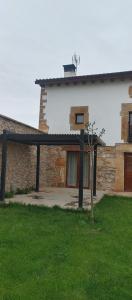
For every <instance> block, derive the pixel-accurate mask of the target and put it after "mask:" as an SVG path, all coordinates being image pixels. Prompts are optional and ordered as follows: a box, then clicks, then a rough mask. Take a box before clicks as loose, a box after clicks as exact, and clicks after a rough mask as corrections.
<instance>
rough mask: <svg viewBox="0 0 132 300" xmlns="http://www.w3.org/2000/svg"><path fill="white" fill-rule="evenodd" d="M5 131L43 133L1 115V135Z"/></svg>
mask: <svg viewBox="0 0 132 300" xmlns="http://www.w3.org/2000/svg"><path fill="white" fill-rule="evenodd" d="M4 129H6V130H8V131H11V132H15V133H32V134H33V133H42V132H41V131H39V130H38V129H37V128H34V127H32V126H29V125H26V124H24V123H21V122H18V121H16V120H14V119H11V118H8V117H6V116H3V115H0V134H1V133H3V130H4Z"/></svg>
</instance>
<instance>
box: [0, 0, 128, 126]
mask: <svg viewBox="0 0 132 300" xmlns="http://www.w3.org/2000/svg"><path fill="white" fill-rule="evenodd" d="M131 33H132V0H0V113H1V114H4V115H7V116H10V117H13V118H15V119H18V120H20V121H23V122H25V123H28V124H30V125H33V126H37V125H38V114H39V94H40V89H39V87H38V86H36V85H35V84H34V81H35V79H36V78H47V77H60V76H63V69H62V65H63V64H67V63H71V57H72V55H73V53H74V52H75V51H76V52H77V54H79V55H80V56H81V64H80V67H79V70H78V75H84V74H90V73H103V72H114V71H125V70H132V34H131Z"/></svg>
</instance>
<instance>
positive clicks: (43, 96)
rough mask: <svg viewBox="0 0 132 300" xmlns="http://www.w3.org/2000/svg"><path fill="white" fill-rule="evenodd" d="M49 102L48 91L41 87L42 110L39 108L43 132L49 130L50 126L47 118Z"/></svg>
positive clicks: (40, 126)
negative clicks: (46, 110) (47, 104)
mask: <svg viewBox="0 0 132 300" xmlns="http://www.w3.org/2000/svg"><path fill="white" fill-rule="evenodd" d="M46 103H47V91H46V89H45V88H41V93H40V110H39V129H40V130H42V131H43V132H46V133H47V132H48V130H49V127H48V125H47V120H46V118H45V115H46V113H45V108H46Z"/></svg>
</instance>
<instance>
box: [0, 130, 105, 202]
mask: <svg viewBox="0 0 132 300" xmlns="http://www.w3.org/2000/svg"><path fill="white" fill-rule="evenodd" d="M90 138H92V139H93V144H94V175H93V177H94V178H93V193H94V195H96V160H97V146H98V145H100V146H102V145H104V143H103V141H102V140H101V139H100V138H99V137H98V136H97V135H93V136H92V137H91V136H90ZM0 142H1V143H2V162H1V185H0V201H4V199H5V183H6V166H7V149H8V143H9V142H14V143H20V144H25V145H34V146H36V147H37V155H36V188H35V190H36V192H39V177H40V146H41V145H46V146H63V145H68V146H69V145H78V146H80V172H79V173H80V176H79V201H78V206H79V208H82V207H83V154H84V147H85V145H87V144H88V135H87V134H85V133H84V130H81V132H80V135H79V134H21V133H12V132H9V131H7V130H4V131H3V134H1V135H0Z"/></svg>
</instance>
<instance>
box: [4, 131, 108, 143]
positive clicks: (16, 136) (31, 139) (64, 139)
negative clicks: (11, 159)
mask: <svg viewBox="0 0 132 300" xmlns="http://www.w3.org/2000/svg"><path fill="white" fill-rule="evenodd" d="M5 137H6V140H8V141H12V142H15V143H21V144H27V145H49V146H51V145H52V146H57V145H79V144H80V139H81V136H80V135H79V134H46V133H43V134H21V133H11V132H9V131H6V130H5V131H4V133H3V134H1V135H0V141H3V139H4V138H5ZM90 138H91V136H90ZM87 141H88V136H87V134H84V142H85V143H87ZM93 142H94V144H96V145H100V146H104V145H105V143H104V142H103V141H102V140H101V139H100V138H99V137H98V136H97V135H95V134H94V135H93Z"/></svg>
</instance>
